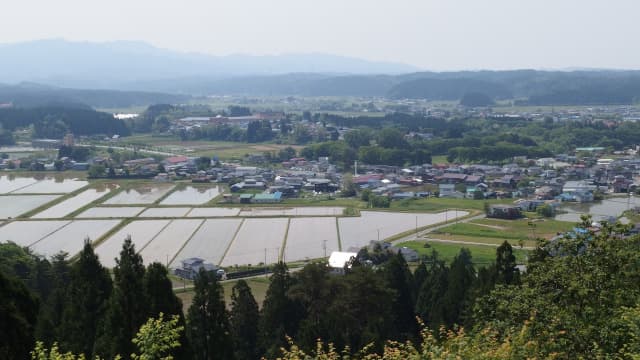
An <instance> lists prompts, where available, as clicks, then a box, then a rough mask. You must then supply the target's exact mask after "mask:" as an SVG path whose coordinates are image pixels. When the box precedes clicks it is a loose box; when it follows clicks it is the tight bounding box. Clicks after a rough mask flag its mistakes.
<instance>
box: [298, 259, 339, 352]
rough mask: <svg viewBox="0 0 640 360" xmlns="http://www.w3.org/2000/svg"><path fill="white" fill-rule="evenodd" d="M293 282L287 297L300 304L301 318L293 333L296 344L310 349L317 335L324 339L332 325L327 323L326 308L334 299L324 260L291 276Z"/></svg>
mask: <svg viewBox="0 0 640 360" xmlns="http://www.w3.org/2000/svg"><path fill="white" fill-rule="evenodd" d="M293 278H294V283H293V284H292V286H291V288H290V289H289V292H288V294H287V295H288V297H289V298H290V299H291V300H292V301H293V302H294V303H295V304H296V305H298V306H299V307H300V309H301V313H300V316H299V318H300V319H301V321H300V324H299V326H298V331H297V335H296V341H297V343H298V344H299V345H300V346H301V347H302V348H303V349H306V350H312V349H314V348H315V346H316V341H317V339H319V338H322V339H327V338H328V337H329V334H330V332H331V331H333V326H332V324H329V323H328V322H327V320H326V319H327V308H328V307H329V305H330V304H331V301H332V299H333V292H332V290H333V286H332V282H331V281H330V278H329V270H328V267H327V265H326V263H312V264H308V265H307V266H305V267H304V268H303V269H302V270H300V271H298V272H296V273H295V274H294V275H293Z"/></svg>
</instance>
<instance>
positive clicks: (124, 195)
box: [104, 184, 173, 205]
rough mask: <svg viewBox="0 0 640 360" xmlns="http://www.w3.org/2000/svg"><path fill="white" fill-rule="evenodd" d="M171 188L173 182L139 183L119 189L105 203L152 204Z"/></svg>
mask: <svg viewBox="0 0 640 360" xmlns="http://www.w3.org/2000/svg"><path fill="white" fill-rule="evenodd" d="M171 189H173V184H140V185H137V186H134V187H132V188H130V189H124V190H122V191H120V192H119V193H118V194H117V195H116V196H114V197H112V198H111V199H109V200H107V201H105V202H104V203H105V204H107V205H136V204H153V203H154V202H156V201H157V200H158V199H160V198H161V197H163V196H165V195H166V194H167V193H168V192H169V191H171Z"/></svg>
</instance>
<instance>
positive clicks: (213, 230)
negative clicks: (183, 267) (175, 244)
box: [172, 209, 242, 267]
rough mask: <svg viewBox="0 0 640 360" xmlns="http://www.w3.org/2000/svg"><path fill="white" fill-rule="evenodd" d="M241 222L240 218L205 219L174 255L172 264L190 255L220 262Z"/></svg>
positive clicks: (175, 264)
mask: <svg viewBox="0 0 640 360" xmlns="http://www.w3.org/2000/svg"><path fill="white" fill-rule="evenodd" d="M194 210H195V209H194ZM241 222H242V219H210V220H205V222H204V224H202V226H200V229H199V230H198V231H197V232H196V233H195V234H194V235H193V236H192V237H191V240H189V242H188V243H187V245H185V247H184V248H183V249H182V250H181V251H180V253H179V254H178V255H177V256H176V257H175V260H174V261H173V263H172V266H174V267H176V266H179V265H180V261H181V260H184V259H188V258H191V257H199V258H202V259H204V260H205V261H207V262H210V263H213V264H220V262H221V261H222V256H223V255H224V252H225V251H226V250H227V248H228V247H229V244H230V243H231V240H233V236H234V235H235V234H236V231H237V230H238V226H240V223H241Z"/></svg>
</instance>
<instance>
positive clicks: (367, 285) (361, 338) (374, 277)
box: [327, 266, 394, 351]
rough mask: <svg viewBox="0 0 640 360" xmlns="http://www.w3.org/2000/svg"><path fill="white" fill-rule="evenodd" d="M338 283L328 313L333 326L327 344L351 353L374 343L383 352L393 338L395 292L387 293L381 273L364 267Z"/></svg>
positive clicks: (337, 280)
mask: <svg viewBox="0 0 640 360" xmlns="http://www.w3.org/2000/svg"><path fill="white" fill-rule="evenodd" d="M335 281H336V288H335V289H333V290H332V291H333V296H334V299H333V301H332V303H331V305H330V306H329V308H328V309H327V318H328V319H327V321H329V322H330V324H331V325H332V326H333V327H332V330H333V331H332V332H331V333H330V338H329V339H328V341H329V342H332V343H334V344H335V345H336V346H337V348H343V347H345V346H349V347H350V348H351V349H359V348H361V347H363V346H365V345H367V344H370V343H373V344H374V349H375V350H376V351H380V350H381V349H382V345H383V343H384V341H385V340H386V339H389V338H390V337H391V336H392V330H393V324H392V323H393V314H392V300H393V295H394V292H393V290H390V289H387V286H386V283H385V281H384V280H383V278H382V277H381V276H380V274H379V273H377V272H375V271H374V270H372V269H371V268H368V267H364V266H360V267H356V268H354V269H352V271H351V272H350V273H348V274H347V275H345V276H344V277H341V278H336V280H335Z"/></svg>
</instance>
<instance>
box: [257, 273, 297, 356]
mask: <svg viewBox="0 0 640 360" xmlns="http://www.w3.org/2000/svg"><path fill="white" fill-rule="evenodd" d="M291 285H292V281H291V277H290V276H289V270H288V269H287V265H285V264H284V263H283V262H279V263H278V264H276V265H275V267H274V269H273V275H271V279H270V282H269V288H268V289H267V295H266V296H265V299H264V302H263V304H262V313H261V316H260V325H259V340H258V345H259V346H260V348H261V349H262V350H263V351H264V354H265V355H266V356H267V357H270V358H272V357H275V356H276V355H277V353H278V350H279V349H280V348H281V347H282V346H285V345H286V339H285V336H286V335H290V336H291V335H292V334H295V328H294V324H295V318H294V314H295V312H294V308H293V304H292V302H291V301H290V300H289V298H288V297H287V292H288V291H289V288H290V287H291Z"/></svg>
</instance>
